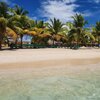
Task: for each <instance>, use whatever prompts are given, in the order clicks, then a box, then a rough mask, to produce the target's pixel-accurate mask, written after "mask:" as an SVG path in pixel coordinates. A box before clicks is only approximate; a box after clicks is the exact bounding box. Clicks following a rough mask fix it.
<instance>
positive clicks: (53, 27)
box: [48, 18, 63, 45]
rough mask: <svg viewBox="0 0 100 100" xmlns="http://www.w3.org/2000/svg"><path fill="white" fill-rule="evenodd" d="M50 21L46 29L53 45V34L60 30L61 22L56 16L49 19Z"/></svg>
mask: <svg viewBox="0 0 100 100" xmlns="http://www.w3.org/2000/svg"><path fill="white" fill-rule="evenodd" d="M50 22H51V23H49V24H48V30H49V31H50V32H51V34H52V39H53V45H54V36H55V35H57V34H58V33H59V32H61V31H62V29H63V24H62V22H61V21H60V20H59V19H56V18H54V19H53V20H52V19H50Z"/></svg>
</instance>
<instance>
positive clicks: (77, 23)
mask: <svg viewBox="0 0 100 100" xmlns="http://www.w3.org/2000/svg"><path fill="white" fill-rule="evenodd" d="M72 18H73V20H74V22H73V25H74V27H76V28H77V27H81V28H82V27H84V25H85V24H87V21H85V19H84V17H83V16H82V15H81V14H76V15H75V16H73V17H72Z"/></svg>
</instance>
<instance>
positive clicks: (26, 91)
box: [0, 48, 100, 100]
mask: <svg viewBox="0 0 100 100" xmlns="http://www.w3.org/2000/svg"><path fill="white" fill-rule="evenodd" d="M99 80H100V49H87V48H84V49H79V50H70V49H64V48H61V49H22V50H21V49H20V50H12V51H10V50H7V51H6V50H5V51H0V100H12V99H13V100H18V99H19V98H22V99H20V100H40V98H41V100H58V99H59V100H69V98H71V99H70V100H74V99H73V98H76V99H77V100H80V98H83V99H84V98H85V99H84V100H91V99H88V98H92V99H93V98H96V99H94V100H97V98H99V93H100V87H99V83H100V81H99ZM76 90H77V92H76V93H75V91H76ZM93 90H94V91H93ZM62 97H63V99H62ZM57 98H58V99H57ZM76 99H75V100H76Z"/></svg>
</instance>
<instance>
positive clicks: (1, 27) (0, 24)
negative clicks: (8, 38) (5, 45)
mask: <svg viewBox="0 0 100 100" xmlns="http://www.w3.org/2000/svg"><path fill="white" fill-rule="evenodd" d="M6 26H7V20H6V19H5V18H3V17H0V49H1V48H2V41H3V38H4V37H5V32H6Z"/></svg>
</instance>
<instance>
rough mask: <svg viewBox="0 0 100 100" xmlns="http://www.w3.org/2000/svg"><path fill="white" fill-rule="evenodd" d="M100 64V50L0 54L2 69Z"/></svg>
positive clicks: (32, 51)
mask: <svg viewBox="0 0 100 100" xmlns="http://www.w3.org/2000/svg"><path fill="white" fill-rule="evenodd" d="M98 62H100V49H80V50H69V49H24V50H14V51H9V50H8V51H1V52H0V68H2V67H5V66H6V67H8V66H10V67H11V66H13V67H18V66H19V67H21V66H22V67H25V66H34V67H35V66H53V65H62V64H63V65H64V64H66V65H73V64H89V63H92V64H93V63H98Z"/></svg>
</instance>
